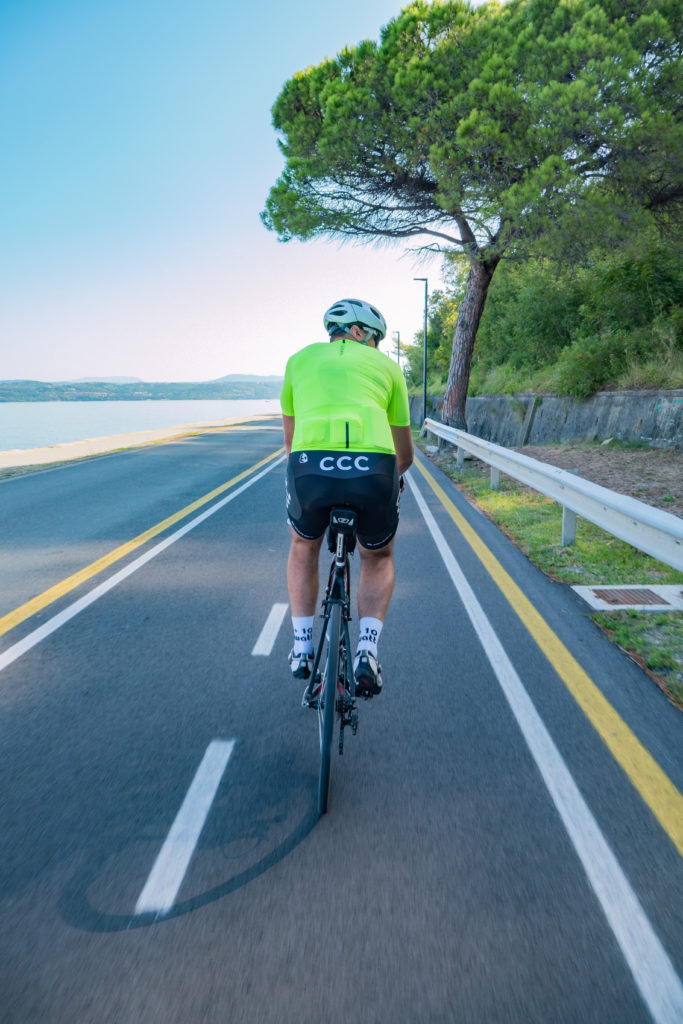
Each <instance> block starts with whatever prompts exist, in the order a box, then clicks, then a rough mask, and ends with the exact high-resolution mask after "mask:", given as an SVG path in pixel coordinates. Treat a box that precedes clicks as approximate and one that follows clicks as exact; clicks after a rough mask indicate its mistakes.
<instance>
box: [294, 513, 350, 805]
mask: <svg viewBox="0 0 683 1024" xmlns="http://www.w3.org/2000/svg"><path fill="white" fill-rule="evenodd" d="M357 519H358V513H357V512H356V510H355V509H353V508H333V509H332V510H331V512H330V526H329V530H328V533H327V545H328V548H329V550H330V551H332V552H333V553H334V557H333V559H332V565H331V566H330V575H329V579H328V582H327V589H326V591H325V597H324V598H323V602H322V619H323V624H322V633H321V640H320V643H319V644H318V649H317V651H316V655H315V659H314V662H313V671H312V673H311V678H310V679H309V682H308V686H307V687H306V690H305V692H304V696H303V700H302V702H301V703H302V705H303V706H304V707H309V708H314V709H315V711H316V713H317V720H318V738H319V741H320V774H319V777H318V814H325V812H326V811H327V798H328V794H329V789H330V771H331V762H332V745H333V739H334V736H335V731H336V735H337V749H338V751H339V753H340V754H343V752H344V730H345V729H346V728H347V726H350V728H351V732H352V734H353V735H354V736H355V734H356V731H357V729H358V711H357V710H356V681H355V679H354V675H353V662H352V656H351V644H350V642H349V620H350V618H351V612H350V607H351V576H350V568H349V555H350V554H352V552H353V551H354V549H355V547H356V524H357ZM325 641H326V643H325ZM323 650H325V651H326V655H327V660H326V662H325V667H324V668H323V669H322V671H321V670H320V667H319V666H320V662H321V660H322V659H321V654H322V652H323ZM335 727H336V729H335Z"/></svg>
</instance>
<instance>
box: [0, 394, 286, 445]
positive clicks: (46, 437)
mask: <svg viewBox="0 0 683 1024" xmlns="http://www.w3.org/2000/svg"><path fill="white" fill-rule="evenodd" d="M279 412H280V403H279V401H278V399H276V398H264V399H238V398H236V399H225V400H218V399H194V400H191V399H188V400H179V401H174V400H171V399H169V400H149V401H139V402H0V452H6V451H12V450H13V449H25V448H43V447H46V446H48V445H54V444H65V443H67V442H69V441H85V440H88V439H90V438H93V437H108V436H109V435H110V434H129V433H132V432H134V431H137V430H157V429H161V428H163V427H179V426H183V425H184V424H186V423H211V422H212V421H213V420H227V419H232V418H233V417H235V416H254V415H259V414H263V413H271V414H272V413H279Z"/></svg>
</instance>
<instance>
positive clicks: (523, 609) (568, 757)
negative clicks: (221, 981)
mask: <svg viewBox="0 0 683 1024" xmlns="http://www.w3.org/2000/svg"><path fill="white" fill-rule="evenodd" d="M420 461H421V464H422V465H423V466H425V472H424V473H420V472H419V470H418V472H417V473H415V471H413V474H412V477H411V480H412V481H413V482H416V483H417V490H418V491H419V492H420V493H421V495H422V502H423V504H424V505H426V506H428V509H427V513H426V514H427V515H429V513H430V512H431V513H432V514H433V515H434V517H435V519H436V520H438V526H437V527H436V529H437V530H439V528H440V529H441V530H442V531H443V534H442V537H443V538H444V539H445V546H446V548H447V550H449V551H450V552H452V553H453V555H454V556H455V558H456V559H457V561H458V563H459V564H460V566H461V567H462V569H463V572H464V574H465V576H466V578H467V583H466V584H465V586H467V584H469V586H470V587H471V588H472V593H471V596H470V603H471V604H475V603H476V601H477V599H478V600H479V602H481V603H482V604H483V605H484V606H485V613H486V616H487V617H488V619H489V622H490V623H491V625H492V627H493V631H494V634H497V636H498V638H500V640H501V641H502V643H503V646H504V649H505V654H506V655H507V657H509V659H510V662H511V666H510V667H511V669H512V671H513V672H514V671H515V669H516V673H517V675H518V677H519V679H520V680H521V682H522V685H523V687H524V688H525V690H526V692H527V693H528V695H529V697H530V698H531V701H532V707H533V708H535V709H536V710H537V711H538V712H539V714H540V717H541V719H542V722H543V723H545V726H546V727H547V729H548V730H549V734H550V736H551V737H552V740H554V742H555V744H556V746H557V749H558V751H559V752H560V753H561V756H562V758H564V760H565V762H566V765H567V766H568V767H569V769H570V772H571V776H572V777H573V780H574V781H575V782H576V784H577V785H578V787H579V794H583V796H584V797H585V800H586V803H587V805H588V806H589V808H590V810H591V811H592V813H593V814H594V815H595V818H596V820H597V822H598V823H599V827H600V829H602V830H603V832H604V835H605V836H606V837H607V839H608V847H610V846H611V848H612V849H613V850H614V851H615V853H616V854H617V857H618V860H619V862H620V863H621V864H622V866H623V868H624V871H625V877H627V878H628V879H629V880H630V882H631V884H632V885H633V888H634V889H635V890H636V891H637V892H638V897H639V899H640V901H641V902H642V905H643V907H644V908H645V910H646V912H647V914H651V915H652V920H653V921H654V922H656V925H657V931H658V933H659V935H660V936H661V937H662V938H663V940H664V943H665V945H666V947H667V949H668V950H669V951H670V952H671V951H673V953H674V954H678V951H679V950H680V936H681V918H680V905H681V904H680V897H681V894H682V893H683V874H682V872H681V866H682V865H681V857H680V854H679V852H678V849H680V846H681V838H682V833H681V829H682V827H683V817H682V815H681V808H682V807H683V803H681V796H680V791H679V789H678V788H677V786H676V783H677V782H680V779H681V773H682V769H683V764H682V762H681V756H680V754H681V721H680V713H679V712H678V711H677V709H675V708H674V707H672V706H671V705H670V704H669V702H668V701H666V700H665V698H664V697H663V695H662V694H661V692H660V691H659V690H658V689H657V688H656V687H655V686H654V684H652V683H651V681H650V680H649V679H648V678H647V676H646V675H645V674H644V673H643V672H642V671H641V670H640V669H639V668H638V667H637V666H636V665H635V664H634V663H633V662H631V661H630V659H628V658H627V657H626V656H625V655H624V654H623V652H621V651H619V649H618V648H616V647H615V646H613V645H611V644H610V643H609V642H608V641H607V640H606V639H605V638H604V637H603V636H602V634H601V633H600V632H599V631H598V630H597V627H595V626H594V625H593V623H591V622H590V620H589V618H588V612H587V609H586V608H585V607H583V606H582V605H581V602H580V599H578V598H577V597H576V595H575V594H574V592H573V591H572V590H571V589H570V588H569V587H568V586H566V585H562V584H557V583H554V582H552V581H551V580H549V579H548V578H547V577H545V575H544V574H542V573H541V572H540V571H538V570H536V569H535V567H534V566H532V565H531V563H530V562H529V561H528V560H527V559H526V558H525V557H524V556H523V555H522V554H521V553H520V552H519V551H518V550H517V549H516V548H514V547H513V546H512V545H511V544H510V543H509V542H508V541H507V539H506V538H505V537H504V536H503V535H502V533H501V532H500V531H499V530H498V529H497V528H496V527H495V526H494V525H493V524H492V523H491V522H490V521H489V520H488V519H487V518H486V517H484V516H483V515H482V514H481V513H479V512H478V510H476V509H475V508H474V507H472V506H470V505H469V503H468V502H467V501H466V500H465V499H464V497H463V496H462V495H461V493H460V492H459V491H458V490H457V488H456V487H455V486H454V485H453V483H452V482H451V481H450V480H449V479H448V478H447V477H446V476H445V475H444V474H442V473H441V472H440V471H439V470H438V469H437V468H436V467H435V466H433V464H431V463H427V460H426V459H425V458H424V457H421V460H420ZM482 542H483V543H482ZM475 595H476V596H475ZM466 600H467V598H466ZM490 647H494V644H491V645H490ZM484 648H485V650H486V653H487V655H488V656H490V657H492V658H494V660H495V659H496V657H497V652H496V651H495V649H486V642H484ZM499 660H500V659H499ZM584 673H585V676H586V678H585V679H581V678H580V677H581V676H582V675H583V674H584ZM577 678H578V684H577V682H576V680H577ZM503 688H504V689H506V696H507V688H506V687H503ZM593 689H594V692H592V691H593ZM524 696H526V695H524ZM508 699H510V698H509V697H508ZM518 707H519V704H518ZM518 724H519V723H518ZM527 742H528V739H527ZM537 761H538V759H537ZM546 783H548V780H547V778H546ZM549 786H550V788H552V785H551V784H549ZM556 803H557V801H556ZM567 813H568V815H569V817H571V815H572V811H568V812H567ZM565 823H567V822H565ZM574 825H575V836H578V838H579V841H582V837H583V836H584V834H585V833H587V831H588V829H587V825H586V822H585V821H578V822H574ZM604 852H605V851H604V850H603V853H604ZM610 853H611V850H609V849H608V850H607V854H605V855H608V854H610ZM583 856H584V862H585V863H587V864H588V866H589V868H590V863H591V862H592V860H593V859H594V858H595V856H596V850H595V848H591V849H588V848H586V850H585V851H584V854H583ZM613 874H614V872H610V869H609V866H608V865H607V864H606V866H605V874H604V886H603V889H605V888H606V889H611V888H612V886H611V875H613ZM592 881H593V884H594V885H595V884H596V882H595V879H594V878H593V879H592ZM667 894H669V895H668V896H667ZM672 895H673V900H672V899H671V896H672ZM605 899H606V900H607V901H608V902H609V901H610V900H611V901H612V902H614V903H616V904H617V905H618V904H619V903H620V902H621V903H623V899H622V898H621V897H616V895H615V893H614V892H612V893H611V894H610V893H607V894H606V895H605ZM604 907H605V904H604V901H603V908H604ZM606 912H608V911H607V910H606ZM617 916H619V915H618V914H617ZM641 923H642V922H641ZM645 927H646V928H647V923H646V925H645ZM619 928H620V930H621V933H622V935H623V943H624V944H625V945H626V946H630V945H631V943H632V940H633V930H634V929H633V915H632V914H631V913H629V914H628V915H625V917H624V920H622V921H621V923H620V924H619V925H618V930H619ZM667 940H668V941H667ZM626 952H627V955H628V956H630V960H631V963H632V965H637V964H638V963H639V961H641V960H642V959H644V958H645V956H646V954H645V951H644V950H641V952H640V953H638V952H637V951H636V948H635V947H634V948H633V949H632V950H631V952H630V953H629V952H628V950H627V951H626ZM666 970H668V967H667V966H666V964H664V962H663V961H661V960H659V961H657V963H656V965H653V966H652V968H651V971H650V974H651V979H652V980H651V989H652V991H653V994H654V997H655V1000H656V998H657V992H658V991H659V990H661V989H662V987H663V986H664V979H663V976H662V975H663V974H664V973H666ZM678 970H679V972H680V959H679V962H678ZM670 980H671V985H672V988H671V995H670V998H669V1002H670V1003H671V1005H672V1006H673V1005H674V1004H675V1009H671V1008H669V1009H668V1010H667V1009H666V1006H665V1008H664V1009H662V1010H661V1012H662V1013H664V1014H665V1017H664V1019H669V1017H667V1016H666V1013H667V1012H668V1013H669V1014H670V1016H671V1019H676V1017H677V1016H678V1015H679V1014H680V1013H681V998H682V996H681V989H680V982H679V980H678V979H677V978H675V976H673V977H672V978H671V979H670ZM664 1003H665V1004H667V1000H664ZM650 1009H651V1012H652V1007H650Z"/></svg>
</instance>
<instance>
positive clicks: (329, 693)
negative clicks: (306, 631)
mask: <svg viewBox="0 0 683 1024" xmlns="http://www.w3.org/2000/svg"><path fill="white" fill-rule="evenodd" d="M341 614H342V610H341V605H339V604H333V605H332V610H331V614H330V622H329V626H328V630H327V633H328V636H329V641H328V647H327V666H326V668H325V679H324V682H323V694H324V700H325V708H324V712H323V731H322V737H321V742H320V775H319V777H318V814H319V815H322V814H325V813H326V811H327V800H328V796H329V790H330V769H331V762H332V739H333V735H334V718H335V711H336V706H337V677H338V675H339V646H340V641H341V629H342V620H341Z"/></svg>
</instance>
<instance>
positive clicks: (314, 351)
mask: <svg viewBox="0 0 683 1024" xmlns="http://www.w3.org/2000/svg"><path fill="white" fill-rule="evenodd" d="M325 348H326V345H325V342H322V341H313V342H311V344H310V345H304V347H303V348H299V349H297V350H296V352H292V354H291V356H290V357H289V359H288V360H287V365H288V366H296V365H297V363H302V362H306V360H308V359H317V358H318V357H319V356H320V355H322V353H323V352H324V351H325Z"/></svg>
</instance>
